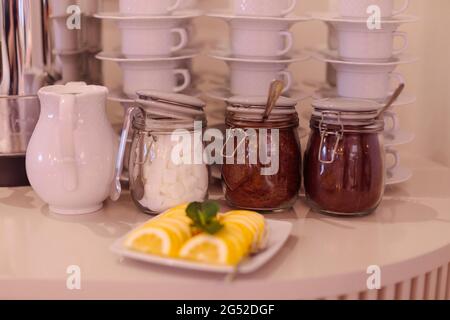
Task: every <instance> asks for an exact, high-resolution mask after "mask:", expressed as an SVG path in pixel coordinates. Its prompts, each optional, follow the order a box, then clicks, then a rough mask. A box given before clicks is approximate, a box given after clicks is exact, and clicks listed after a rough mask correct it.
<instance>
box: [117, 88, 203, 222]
mask: <svg viewBox="0 0 450 320" xmlns="http://www.w3.org/2000/svg"><path fill="white" fill-rule="evenodd" d="M138 95H139V99H138V100H137V101H136V102H137V104H138V107H133V108H130V109H129V110H128V111H127V116H126V121H125V125H124V130H123V135H122V141H126V140H124V139H125V138H126V136H127V135H128V131H129V129H130V127H131V125H132V126H133V131H134V134H133V142H132V145H131V152H130V160H129V175H130V192H131V197H132V199H133V201H134V203H135V204H136V206H137V207H138V208H139V209H140V210H142V211H143V212H145V213H148V214H159V213H161V212H164V211H166V210H167V209H169V208H172V207H175V206H177V205H180V204H184V203H188V202H193V201H204V200H205V199H206V198H207V194H208V184H209V169H208V167H207V165H206V164H205V163H204V162H203V157H202V154H203V144H202V141H201V137H202V134H203V128H205V126H206V120H205V117H204V112H203V108H204V104H203V103H202V102H201V101H200V100H198V99H196V98H192V97H189V98H190V100H187V101H186V98H187V97H184V98H183V96H182V95H173V94H170V95H169V94H167V95H166V96H165V97H164V99H163V98H162V97H161V93H159V94H155V93H152V94H150V93H149V92H146V93H143V92H139V93H138ZM167 96H168V97H167ZM180 99H185V101H180ZM192 99H194V100H192ZM187 102H189V105H187V104H186V103H187ZM194 103H195V104H194ZM121 145H122V143H121ZM119 154H121V153H119ZM120 166H122V167H123V158H121V157H120V156H119V159H118V167H119V168H120ZM119 170H120V169H119Z"/></svg>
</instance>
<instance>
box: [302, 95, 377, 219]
mask: <svg viewBox="0 0 450 320" xmlns="http://www.w3.org/2000/svg"><path fill="white" fill-rule="evenodd" d="M313 108H314V111H313V114H312V117H311V124H310V126H311V133H310V137H309V142H308V146H307V149H306V152H305V158H304V179H305V181H304V184H305V192H306V197H307V200H308V202H309V203H310V205H311V206H312V207H313V209H315V210H317V211H319V212H321V213H324V214H331V215H339V216H360V215H367V214H370V213H372V212H373V211H374V210H375V209H376V208H377V207H378V205H379V204H380V202H381V199H382V197H383V193H384V187H385V156H384V146H383V135H382V132H383V130H384V121H383V120H380V119H379V117H378V115H379V112H380V110H381V108H382V106H381V105H380V104H378V103H376V102H373V101H368V100H353V99H343V98H335V99H325V100H319V101H315V102H313Z"/></svg>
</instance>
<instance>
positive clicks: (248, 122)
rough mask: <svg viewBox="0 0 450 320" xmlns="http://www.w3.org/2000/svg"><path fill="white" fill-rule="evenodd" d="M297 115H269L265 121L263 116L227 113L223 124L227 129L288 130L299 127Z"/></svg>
mask: <svg viewBox="0 0 450 320" xmlns="http://www.w3.org/2000/svg"><path fill="white" fill-rule="evenodd" d="M299 122H300V121H299V118H298V115H297V113H294V114H290V115H274V114H273V115H271V116H269V117H268V118H267V119H266V120H265V121H264V119H263V115H249V114H245V115H244V114H236V113H234V112H230V111H229V112H227V115H226V118H225V124H226V125H227V126H228V127H237V128H254V129H290V128H297V127H298V126H299Z"/></svg>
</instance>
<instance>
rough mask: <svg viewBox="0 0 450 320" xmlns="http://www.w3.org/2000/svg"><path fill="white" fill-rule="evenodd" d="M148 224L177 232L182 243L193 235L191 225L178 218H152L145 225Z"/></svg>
mask: <svg viewBox="0 0 450 320" xmlns="http://www.w3.org/2000/svg"><path fill="white" fill-rule="evenodd" d="M146 226H148V227H163V228H165V229H167V230H169V231H170V232H172V233H173V234H175V235H176V236H177V238H178V240H179V241H180V242H181V243H184V242H186V241H187V240H188V239H189V238H191V237H192V233H191V230H190V228H189V225H188V224H186V223H184V222H182V221H181V220H178V219H173V218H164V219H157V220H152V221H150V222H149V223H147V224H146V225H145V226H144V227H146Z"/></svg>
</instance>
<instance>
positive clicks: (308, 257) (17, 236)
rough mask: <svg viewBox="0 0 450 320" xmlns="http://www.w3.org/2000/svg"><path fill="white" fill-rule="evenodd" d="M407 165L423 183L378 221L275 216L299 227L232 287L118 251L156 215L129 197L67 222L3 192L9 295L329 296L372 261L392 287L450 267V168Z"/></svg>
mask: <svg viewBox="0 0 450 320" xmlns="http://www.w3.org/2000/svg"><path fill="white" fill-rule="evenodd" d="M404 161H405V163H406V164H408V165H410V167H411V168H412V169H414V178H413V179H412V180H411V181H410V182H407V183H405V184H402V185H399V186H394V187H389V188H388V190H387V192H386V197H385V200H384V201H383V203H382V205H381V207H380V208H379V210H378V211H377V212H376V213H375V214H373V215H371V216H368V217H364V218H343V219H339V218H331V217H326V216H322V215H319V214H316V213H313V212H311V211H310V210H309V208H308V207H306V206H305V205H304V203H303V202H302V200H299V201H298V203H297V204H296V206H295V208H294V210H292V211H290V212H286V213H282V214H274V215H271V216H270V217H269V218H272V219H281V220H287V221H291V222H293V223H294V229H293V233H292V235H291V237H290V239H289V240H288V242H287V244H286V246H285V247H284V248H283V249H282V250H281V252H280V253H279V254H278V255H277V256H276V257H275V258H274V259H273V260H272V261H271V262H270V263H269V264H267V265H266V266H265V267H263V268H262V269H261V270H259V271H257V272H256V273H254V274H251V275H245V276H244V275H239V276H238V277H237V278H236V279H235V280H234V281H233V282H226V281H225V276H222V275H212V274H205V273H198V272H186V271H181V270H175V269H167V268H162V267H157V266H153V265H146V264H144V263H140V262H134V261H129V260H123V259H120V258H119V257H117V256H115V255H114V254H112V253H111V252H110V251H109V249H108V248H109V246H110V245H111V244H112V242H113V241H114V240H115V239H117V238H119V237H121V236H123V235H124V234H125V233H127V232H128V231H129V230H130V229H131V228H133V226H134V225H136V224H139V223H141V222H143V221H145V220H147V219H149V218H150V217H149V216H146V215H144V214H141V213H139V212H138V210H137V209H135V208H134V206H133V204H132V203H131V201H130V199H129V196H128V195H124V196H122V198H121V200H120V201H119V202H118V203H112V202H108V203H107V204H106V206H105V208H104V209H103V210H102V211H100V212H99V213H96V214H93V215H87V216H79V217H61V216H57V215H55V214H52V213H50V212H49V211H48V207H47V206H46V205H45V204H44V203H42V201H41V200H39V199H38V198H37V197H36V195H35V193H34V192H33V191H32V190H31V189H30V188H17V189H9V188H5V189H0V299H5V298H7V299H18V298H25V299H28V298H38V299H46V298H63V299H80V298H85V299H93V298H106V299H107V298H113V299H115V298H121V299H122V298H124V299H128V298H133V299H266V298H267V299H301V298H321V297H328V296H336V295H339V294H342V293H346V292H353V291H354V292H357V291H360V290H364V289H365V286H366V279H367V274H366V269H367V267H368V266H370V265H379V266H380V267H382V271H383V272H384V273H383V274H384V275H385V276H383V278H382V283H383V285H389V284H392V283H395V282H397V281H399V280H403V279H406V278H410V277H413V276H414V275H415V273H417V272H423V271H424V270H429V269H432V268H433V267H435V266H437V265H443V264H445V263H447V262H450V169H449V168H447V167H444V166H440V165H439V164H436V163H432V162H429V161H425V160H418V159H415V158H408V157H405V159H404ZM70 265H77V266H79V267H80V268H81V286H82V288H81V290H72V291H71V290H68V289H67V288H66V279H67V277H68V275H67V274H66V269H67V267H68V266H70ZM419 269H421V270H422V269H423V270H422V271H420V270H419Z"/></svg>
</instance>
